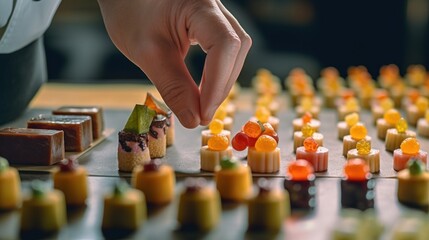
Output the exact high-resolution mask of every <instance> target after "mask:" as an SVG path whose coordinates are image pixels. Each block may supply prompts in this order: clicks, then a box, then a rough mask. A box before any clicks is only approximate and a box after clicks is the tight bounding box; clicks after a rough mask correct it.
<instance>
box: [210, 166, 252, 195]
mask: <svg viewBox="0 0 429 240" xmlns="http://www.w3.org/2000/svg"><path fill="white" fill-rule="evenodd" d="M215 182H216V188H217V190H218V191H219V194H220V196H221V198H222V199H223V200H229V201H236V202H241V201H245V200H247V199H248V198H249V197H250V194H251V193H252V173H251V171H250V168H249V167H248V166H245V165H243V164H241V163H240V162H239V161H238V160H237V159H235V158H224V159H222V161H221V162H220V168H219V169H218V170H217V171H216V172H215Z"/></svg>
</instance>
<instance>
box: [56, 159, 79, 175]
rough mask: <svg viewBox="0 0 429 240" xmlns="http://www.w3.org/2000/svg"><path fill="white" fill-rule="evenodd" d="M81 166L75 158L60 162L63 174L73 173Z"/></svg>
mask: <svg viewBox="0 0 429 240" xmlns="http://www.w3.org/2000/svg"><path fill="white" fill-rule="evenodd" d="M78 166H79V163H78V162H77V159H76V158H75V157H69V158H67V159H64V160H62V161H61V162H60V170H61V172H71V171H74V170H76V168H77V167H78Z"/></svg>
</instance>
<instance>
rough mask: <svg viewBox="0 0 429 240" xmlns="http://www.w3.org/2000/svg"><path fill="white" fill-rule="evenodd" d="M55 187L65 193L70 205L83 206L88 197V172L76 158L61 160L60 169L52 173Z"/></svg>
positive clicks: (67, 202)
mask: <svg viewBox="0 0 429 240" xmlns="http://www.w3.org/2000/svg"><path fill="white" fill-rule="evenodd" d="M52 178H53V182H54V188H55V189H58V190H60V191H61V192H63V193H64V197H65V201H66V204H67V205H68V206H82V205H85V201H86V199H87V198H88V174H87V171H86V169H85V168H84V167H82V166H79V164H78V163H77V160H76V159H74V158H67V159H64V160H63V161H61V162H60V167H59V169H56V170H55V171H54V172H53V174H52Z"/></svg>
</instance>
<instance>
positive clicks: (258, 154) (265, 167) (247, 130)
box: [231, 121, 280, 173]
mask: <svg viewBox="0 0 429 240" xmlns="http://www.w3.org/2000/svg"><path fill="white" fill-rule="evenodd" d="M278 141H279V137H278V135H277V133H276V132H275V131H274V129H273V127H272V126H271V124H269V123H264V124H261V123H260V122H255V121H247V122H246V124H245V125H244V126H243V127H242V131H240V132H238V133H237V134H235V136H234V137H233V138H232V141H231V144H232V147H233V148H234V149H235V150H237V151H243V150H245V149H246V148H248V152H247V164H248V166H249V167H250V168H251V170H252V172H258V173H272V172H277V171H278V170H279V168H280V149H279V148H278V147H277V144H278Z"/></svg>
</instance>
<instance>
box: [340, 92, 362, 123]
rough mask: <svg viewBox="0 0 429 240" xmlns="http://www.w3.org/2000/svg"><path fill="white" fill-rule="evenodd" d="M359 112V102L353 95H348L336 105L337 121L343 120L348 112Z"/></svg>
mask: <svg viewBox="0 0 429 240" xmlns="http://www.w3.org/2000/svg"><path fill="white" fill-rule="evenodd" d="M359 112H360V106H359V102H358V100H357V99H356V98H355V97H348V98H347V99H345V100H344V103H343V104H341V105H340V106H338V121H344V118H345V117H346V116H347V115H348V114H350V113H357V114H359Z"/></svg>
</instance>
